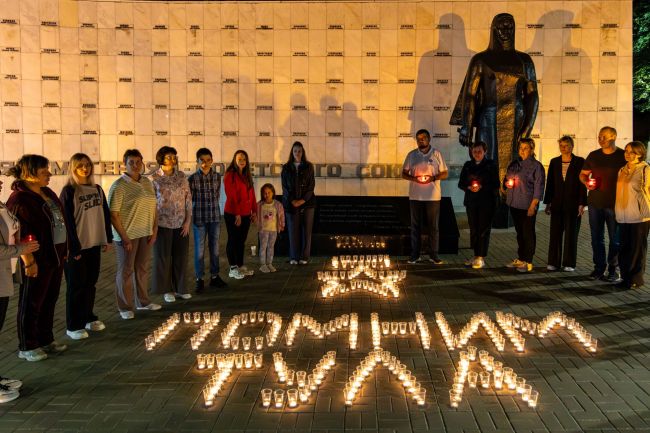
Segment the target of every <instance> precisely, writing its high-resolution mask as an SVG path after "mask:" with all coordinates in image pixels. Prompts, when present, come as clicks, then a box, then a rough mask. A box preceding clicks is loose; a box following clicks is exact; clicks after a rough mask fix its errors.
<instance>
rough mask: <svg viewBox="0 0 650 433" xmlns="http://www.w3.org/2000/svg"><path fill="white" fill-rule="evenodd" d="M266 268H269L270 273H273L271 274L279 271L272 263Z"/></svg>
mask: <svg viewBox="0 0 650 433" xmlns="http://www.w3.org/2000/svg"><path fill="white" fill-rule="evenodd" d="M266 267H267V268H269V271H271V272H275V271H277V269H275V267H274V266H273V265H272V264H270V263H269V264H268V265H266Z"/></svg>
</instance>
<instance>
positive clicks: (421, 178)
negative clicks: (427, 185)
mask: <svg viewBox="0 0 650 433" xmlns="http://www.w3.org/2000/svg"><path fill="white" fill-rule="evenodd" d="M428 178H429V176H426V175H422V176H420V177H419V179H420V182H422V183H424V182H426V181H427V179H428Z"/></svg>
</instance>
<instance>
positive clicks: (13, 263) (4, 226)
mask: <svg viewBox="0 0 650 433" xmlns="http://www.w3.org/2000/svg"><path fill="white" fill-rule="evenodd" d="M0 192H2V181H0ZM34 251H38V242H37V241H35V240H31V241H25V242H21V241H20V221H19V220H18V218H16V217H15V216H14V214H12V213H11V212H10V211H9V209H7V207H6V206H5V205H4V203H2V202H0V330H2V326H3V325H4V322H5V318H6V316H7V307H8V306H9V297H10V296H11V295H13V294H14V283H20V282H21V281H22V276H21V268H20V267H19V266H18V257H21V258H22V260H23V262H24V263H32V262H33V261H34V256H33V254H32V253H33V252H34ZM34 268H35V266H32V267H31V269H25V272H27V273H31V272H32V270H33V269H34ZM21 386H22V382H21V381H20V380H17V379H10V378H8V377H3V376H0V403H6V402H8V401H12V400H15V399H16V398H18V396H19V389H20V387H21Z"/></svg>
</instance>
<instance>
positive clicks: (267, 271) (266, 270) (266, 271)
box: [260, 265, 271, 274]
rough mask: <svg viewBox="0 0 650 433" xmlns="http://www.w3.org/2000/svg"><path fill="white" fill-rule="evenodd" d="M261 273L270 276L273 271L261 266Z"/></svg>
mask: <svg viewBox="0 0 650 433" xmlns="http://www.w3.org/2000/svg"><path fill="white" fill-rule="evenodd" d="M260 272H264V273H265V274H268V273H269V272H271V270H270V269H269V267H268V266H266V265H262V266H260Z"/></svg>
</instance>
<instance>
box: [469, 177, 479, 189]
mask: <svg viewBox="0 0 650 433" xmlns="http://www.w3.org/2000/svg"><path fill="white" fill-rule="evenodd" d="M470 186H471V187H472V189H475V188H478V187H480V186H481V182H479V181H478V180H477V179H474V180H473V181H472V182H470Z"/></svg>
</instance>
